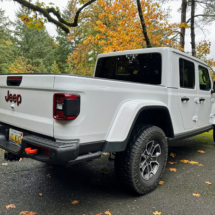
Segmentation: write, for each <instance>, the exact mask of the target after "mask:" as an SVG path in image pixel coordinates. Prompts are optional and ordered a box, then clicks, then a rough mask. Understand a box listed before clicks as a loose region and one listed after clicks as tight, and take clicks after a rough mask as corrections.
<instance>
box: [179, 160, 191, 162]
mask: <svg viewBox="0 0 215 215" xmlns="http://www.w3.org/2000/svg"><path fill="white" fill-rule="evenodd" d="M180 162H182V163H189V162H190V161H188V160H180Z"/></svg>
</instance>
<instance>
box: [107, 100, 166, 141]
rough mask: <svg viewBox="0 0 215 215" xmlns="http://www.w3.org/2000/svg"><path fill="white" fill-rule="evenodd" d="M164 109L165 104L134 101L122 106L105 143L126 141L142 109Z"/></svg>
mask: <svg viewBox="0 0 215 215" xmlns="http://www.w3.org/2000/svg"><path fill="white" fill-rule="evenodd" d="M156 107H165V108H167V106H166V104H165V103H163V102H159V101H145V100H134V101H128V102H125V103H123V104H122V106H121V107H120V109H119V111H118V113H117V115H116V117H115V119H114V122H113V124H112V126H111V129H110V131H109V133H108V136H107V139H106V141H107V142H123V141H125V140H126V139H127V137H128V135H129V133H130V131H131V130H132V127H133V125H134V124H135V121H136V119H137V118H138V116H139V114H140V113H141V112H142V111H143V110H144V109H150V108H156Z"/></svg>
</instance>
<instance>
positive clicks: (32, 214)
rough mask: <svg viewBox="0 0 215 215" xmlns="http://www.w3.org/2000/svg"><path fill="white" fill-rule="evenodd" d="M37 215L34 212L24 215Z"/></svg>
mask: <svg viewBox="0 0 215 215" xmlns="http://www.w3.org/2000/svg"><path fill="white" fill-rule="evenodd" d="M36 214H37V213H36V212H32V211H30V212H29V213H28V214H26V215H36Z"/></svg>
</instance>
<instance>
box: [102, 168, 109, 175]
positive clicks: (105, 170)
mask: <svg viewBox="0 0 215 215" xmlns="http://www.w3.org/2000/svg"><path fill="white" fill-rule="evenodd" d="M101 172H102V173H103V174H107V173H108V172H109V170H108V169H106V168H102V169H101Z"/></svg>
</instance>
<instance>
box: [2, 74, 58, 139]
mask: <svg viewBox="0 0 215 215" xmlns="http://www.w3.org/2000/svg"><path fill="white" fill-rule="evenodd" d="M8 77H10V79H12V77H15V79H16V77H21V78H22V80H21V84H20V86H12V85H13V83H12V85H10V83H7V80H8ZM54 79H55V76H54V75H36V74H30V75H28V74H25V75H22V74H16V75H1V76H0V122H3V123H6V124H9V125H12V126H15V127H18V128H22V129H26V130H28V131H33V132H37V133H40V134H44V135H48V136H52V137H53V94H54V91H53V85H54ZM10 94H12V95H11V96H13V97H12V98H11V99H10ZM14 94H15V95H14ZM8 96H9V99H8ZM7 100H8V101H7ZM17 100H18V101H19V102H17ZM20 101H21V103H20Z"/></svg>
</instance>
